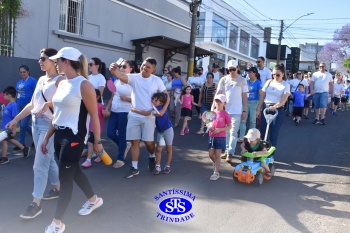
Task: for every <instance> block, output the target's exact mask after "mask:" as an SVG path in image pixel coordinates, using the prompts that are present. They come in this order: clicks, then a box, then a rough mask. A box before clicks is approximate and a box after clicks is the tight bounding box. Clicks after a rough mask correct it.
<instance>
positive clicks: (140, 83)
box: [128, 74, 165, 118]
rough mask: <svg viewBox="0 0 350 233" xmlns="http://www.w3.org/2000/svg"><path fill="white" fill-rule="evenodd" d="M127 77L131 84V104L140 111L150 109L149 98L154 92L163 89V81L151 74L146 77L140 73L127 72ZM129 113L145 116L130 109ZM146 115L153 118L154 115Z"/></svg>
mask: <svg viewBox="0 0 350 233" xmlns="http://www.w3.org/2000/svg"><path fill="white" fill-rule="evenodd" d="M128 78H129V85H130V86H131V105H132V106H133V107H134V108H136V109H138V110H141V111H149V110H152V109H153V107H152V102H151V98H152V96H153V94H154V93H157V92H163V91H164V90H165V86H164V83H163V81H162V80H161V79H160V78H159V77H157V76H155V75H153V74H152V75H151V76H150V77H148V78H143V77H142V76H141V74H128ZM129 115H130V116H137V117H146V116H142V115H140V114H137V113H134V112H131V111H130V113H129ZM147 117H152V118H154V115H153V114H151V115H150V116H147Z"/></svg>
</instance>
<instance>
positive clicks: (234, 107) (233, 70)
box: [216, 60, 249, 163]
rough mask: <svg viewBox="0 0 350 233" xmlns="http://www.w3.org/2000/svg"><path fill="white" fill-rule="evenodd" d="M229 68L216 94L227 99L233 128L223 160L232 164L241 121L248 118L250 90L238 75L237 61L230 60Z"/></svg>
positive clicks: (227, 139) (226, 108) (227, 109)
mask: <svg viewBox="0 0 350 233" xmlns="http://www.w3.org/2000/svg"><path fill="white" fill-rule="evenodd" d="M227 68H228V70H229V72H230V74H229V75H226V76H225V77H223V78H222V79H220V81H219V85H218V88H217V92H216V94H224V95H225V96H226V98H227V103H226V105H225V110H226V111H227V112H228V113H229V114H230V117H231V120H232V128H231V130H230V131H227V132H226V151H225V154H224V155H223V156H221V158H226V161H227V162H228V163H232V155H233V154H234V153H235V149H236V144H237V137H238V130H239V126H240V124H241V119H242V120H244V119H246V118H247V103H248V97H247V93H248V92H249V90H248V85H247V81H246V79H244V78H243V77H242V76H241V75H239V74H238V68H239V66H238V62H237V60H230V61H229V62H228V63H227Z"/></svg>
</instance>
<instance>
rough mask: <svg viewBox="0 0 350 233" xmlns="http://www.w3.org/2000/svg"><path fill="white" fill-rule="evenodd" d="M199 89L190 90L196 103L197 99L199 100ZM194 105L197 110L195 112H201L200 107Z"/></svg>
mask: <svg viewBox="0 0 350 233" xmlns="http://www.w3.org/2000/svg"><path fill="white" fill-rule="evenodd" d="M199 93H200V91H199V89H193V90H192V95H193V101H194V102H195V103H196V104H198V101H199ZM195 107H196V110H197V113H198V115H199V114H201V108H200V107H198V106H195Z"/></svg>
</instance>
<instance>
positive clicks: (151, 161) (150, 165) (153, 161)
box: [148, 157, 156, 172]
mask: <svg viewBox="0 0 350 233" xmlns="http://www.w3.org/2000/svg"><path fill="white" fill-rule="evenodd" d="M155 167H156V157H153V158H151V157H149V158H148V170H149V171H150V172H151V171H153V170H154V168H155Z"/></svg>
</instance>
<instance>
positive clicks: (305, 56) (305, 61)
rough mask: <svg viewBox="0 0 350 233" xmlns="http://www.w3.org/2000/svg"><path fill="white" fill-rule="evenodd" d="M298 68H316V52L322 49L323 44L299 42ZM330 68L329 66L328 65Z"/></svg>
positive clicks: (317, 61) (312, 69)
mask: <svg viewBox="0 0 350 233" xmlns="http://www.w3.org/2000/svg"><path fill="white" fill-rule="evenodd" d="M299 48H300V65H299V68H300V70H305V71H316V70H317V69H318V65H319V62H321V61H319V60H318V57H317V55H318V53H319V52H320V51H321V50H322V48H323V45H319V44H318V43H305V44H300V45H299ZM328 70H330V67H328Z"/></svg>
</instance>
